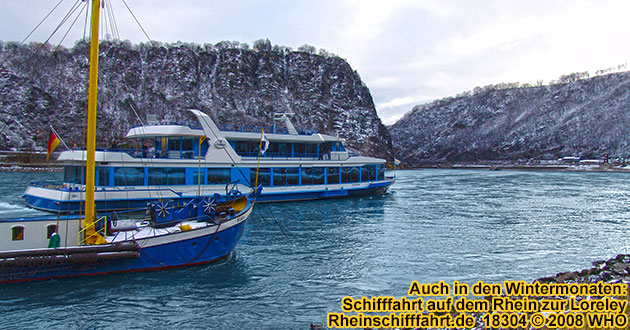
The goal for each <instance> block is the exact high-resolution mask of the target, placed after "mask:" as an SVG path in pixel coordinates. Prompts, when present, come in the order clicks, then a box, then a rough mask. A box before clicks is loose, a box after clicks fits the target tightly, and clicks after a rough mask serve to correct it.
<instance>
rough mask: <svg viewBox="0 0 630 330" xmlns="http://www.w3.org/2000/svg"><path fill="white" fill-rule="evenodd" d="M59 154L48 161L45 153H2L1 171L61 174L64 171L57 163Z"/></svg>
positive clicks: (0, 158) (5, 151) (0, 160)
mask: <svg viewBox="0 0 630 330" xmlns="http://www.w3.org/2000/svg"><path fill="white" fill-rule="evenodd" d="M57 156H58V154H54V155H53V156H51V157H50V160H49V161H47V160H46V152H43V151H40V152H38V151H10V150H9V151H7V150H4V151H0V171H2V172H59V171H61V170H62V169H63V165H62V164H61V163H57V162H56V161H55V159H57Z"/></svg>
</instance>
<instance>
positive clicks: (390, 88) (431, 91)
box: [0, 0, 630, 125]
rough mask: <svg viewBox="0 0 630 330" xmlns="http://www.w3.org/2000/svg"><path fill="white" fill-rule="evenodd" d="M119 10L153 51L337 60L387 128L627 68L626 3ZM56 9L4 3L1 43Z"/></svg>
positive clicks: (397, 0)
mask: <svg viewBox="0 0 630 330" xmlns="http://www.w3.org/2000/svg"><path fill="white" fill-rule="evenodd" d="M75 1H76V0H64V1H63V2H62V3H61V5H60V6H59V7H58V8H57V9H56V10H55V11H54V12H53V14H52V15H51V16H50V18H49V19H48V20H47V21H46V22H45V24H42V26H41V27H40V28H39V29H38V30H37V31H36V33H35V34H33V36H32V37H30V38H29V39H28V40H27V42H28V41H43V40H45V39H46V38H47V37H48V35H49V34H50V33H51V31H53V30H54V26H56V25H57V24H58V23H59V22H60V21H61V19H62V18H63V16H64V15H65V14H66V13H67V12H68V10H69V9H70V8H71V7H72V6H73V4H74V3H75ZM107 1H108V2H110V1H111V2H112V5H111V7H112V8H113V10H114V14H115V18H116V21H117V24H118V30H119V33H120V36H121V39H129V40H131V41H132V42H144V41H147V39H146V37H144V35H143V34H142V31H141V30H140V28H139V27H138V25H137V24H136V23H135V22H134V20H133V17H132V16H131V15H130V14H129V12H128V11H127V9H126V7H125V5H124V3H123V2H122V0H107ZM126 1H127V4H128V5H129V6H130V7H131V9H132V10H133V12H134V14H135V15H136V17H137V18H138V20H139V21H140V23H141V24H142V26H143V27H144V29H145V30H146V31H147V33H148V35H149V36H150V37H151V38H152V39H153V40H158V41H163V42H175V41H178V40H180V41H187V42H195V43H199V44H204V43H212V44H215V43H217V42H219V41H223V40H232V41H240V42H244V43H248V44H249V45H250V46H251V45H252V43H253V42H254V41H255V40H258V39H261V38H268V39H269V40H271V42H272V44H274V45H282V46H288V47H292V48H293V49H296V48H297V47H299V46H301V45H304V44H309V45H313V46H315V47H316V48H318V49H320V48H323V49H326V50H327V51H329V52H332V53H335V54H338V55H339V56H340V57H342V58H345V59H346V60H347V61H348V62H349V63H350V65H351V66H352V68H353V69H354V70H356V71H358V72H359V75H360V76H361V78H362V79H363V81H364V82H365V83H366V84H367V86H368V87H369V88H370V91H371V93H372V97H373V98H374V103H375V105H376V109H377V111H378V114H379V116H380V117H381V119H382V120H383V122H384V123H385V124H387V125H389V124H393V123H394V122H395V121H396V120H397V119H398V118H400V117H401V116H402V115H403V114H404V113H406V112H408V111H410V110H411V108H412V107H413V106H414V105H416V104H420V103H426V102H429V101H432V100H435V99H438V98H442V97H447V96H453V95H455V94H458V93H461V92H463V91H467V90H472V89H473V88H475V87H476V86H485V85H488V84H497V83H502V82H521V83H526V82H531V83H534V82H536V81H537V80H544V81H545V83H547V82H549V81H550V80H553V79H556V78H558V77H559V76H560V75H563V74H568V73H573V72H582V71H590V72H591V73H594V72H595V71H596V70H599V69H607V68H609V67H613V66H614V67H616V66H617V65H619V64H624V63H626V62H630V60H629V57H630V42H629V40H630V1H627V0H621V1H605V0H598V1H579V0H570V1H569V0H567V1H564V0H540V1H538V0H536V1H527V0H496V1H484V0H469V1H450V0H439V1H438V0H433V1H413V0H411V1H406V0H375V1H372V0H356V1H355V0H318V1H300V0H267V1H263V0H222V1H211V0H207V1H202V0H186V1H172V0H126ZM57 3H58V0H0V39H1V40H4V41H8V40H15V41H22V40H23V39H24V38H25V37H26V36H27V35H28V33H29V32H30V31H31V30H32V29H33V28H34V27H35V26H36V25H37V24H38V23H39V22H40V21H41V20H42V19H43V18H44V16H45V15H46V14H47V13H48V12H49V11H50V10H51V9H52V8H53V7H54V6H55V5H56V4H57ZM68 24H69V23H68ZM68 24H67V25H66V26H68ZM65 31H66V29H65V28H63V29H61V30H60V32H59V33H57V34H56V35H55V37H53V39H52V40H51V42H52V43H53V44H57V43H59V41H60V39H61V36H62V35H63V34H64V33H65ZM73 31H74V34H70V35H68V37H67V38H66V40H67V41H65V42H64V44H65V45H67V46H71V45H73V44H74V41H75V40H77V39H79V38H81V36H82V35H83V22H82V19H79V20H78V22H77V23H76V26H75V28H74V30H73Z"/></svg>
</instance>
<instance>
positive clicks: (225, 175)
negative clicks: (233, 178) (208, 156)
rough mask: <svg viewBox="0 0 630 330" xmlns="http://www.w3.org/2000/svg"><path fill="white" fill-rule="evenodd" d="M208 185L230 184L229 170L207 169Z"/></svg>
mask: <svg viewBox="0 0 630 330" xmlns="http://www.w3.org/2000/svg"><path fill="white" fill-rule="evenodd" d="M207 171H208V184H227V183H230V169H229V168H208V169H207Z"/></svg>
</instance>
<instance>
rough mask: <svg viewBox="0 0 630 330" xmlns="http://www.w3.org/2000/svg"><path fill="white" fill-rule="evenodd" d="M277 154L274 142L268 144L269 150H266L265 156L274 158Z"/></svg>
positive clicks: (276, 145)
mask: <svg viewBox="0 0 630 330" xmlns="http://www.w3.org/2000/svg"><path fill="white" fill-rule="evenodd" d="M277 154H278V144H277V143H275V142H269V148H267V152H266V153H265V155H268V156H276V155H277Z"/></svg>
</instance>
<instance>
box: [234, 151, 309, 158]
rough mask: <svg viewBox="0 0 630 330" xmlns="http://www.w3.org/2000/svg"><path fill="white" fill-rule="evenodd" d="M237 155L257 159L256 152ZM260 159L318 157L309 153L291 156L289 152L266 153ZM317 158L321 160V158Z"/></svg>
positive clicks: (296, 153)
mask: <svg viewBox="0 0 630 330" xmlns="http://www.w3.org/2000/svg"><path fill="white" fill-rule="evenodd" d="M238 154H239V156H242V157H258V153H257V152H239V153H238ZM261 158H262V159H318V156H317V154H316V153H309V152H304V153H298V152H295V153H293V155H291V153H290V152H269V151H267V152H266V153H265V154H264V155H263V156H261ZM319 158H320V159H321V157H319Z"/></svg>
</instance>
